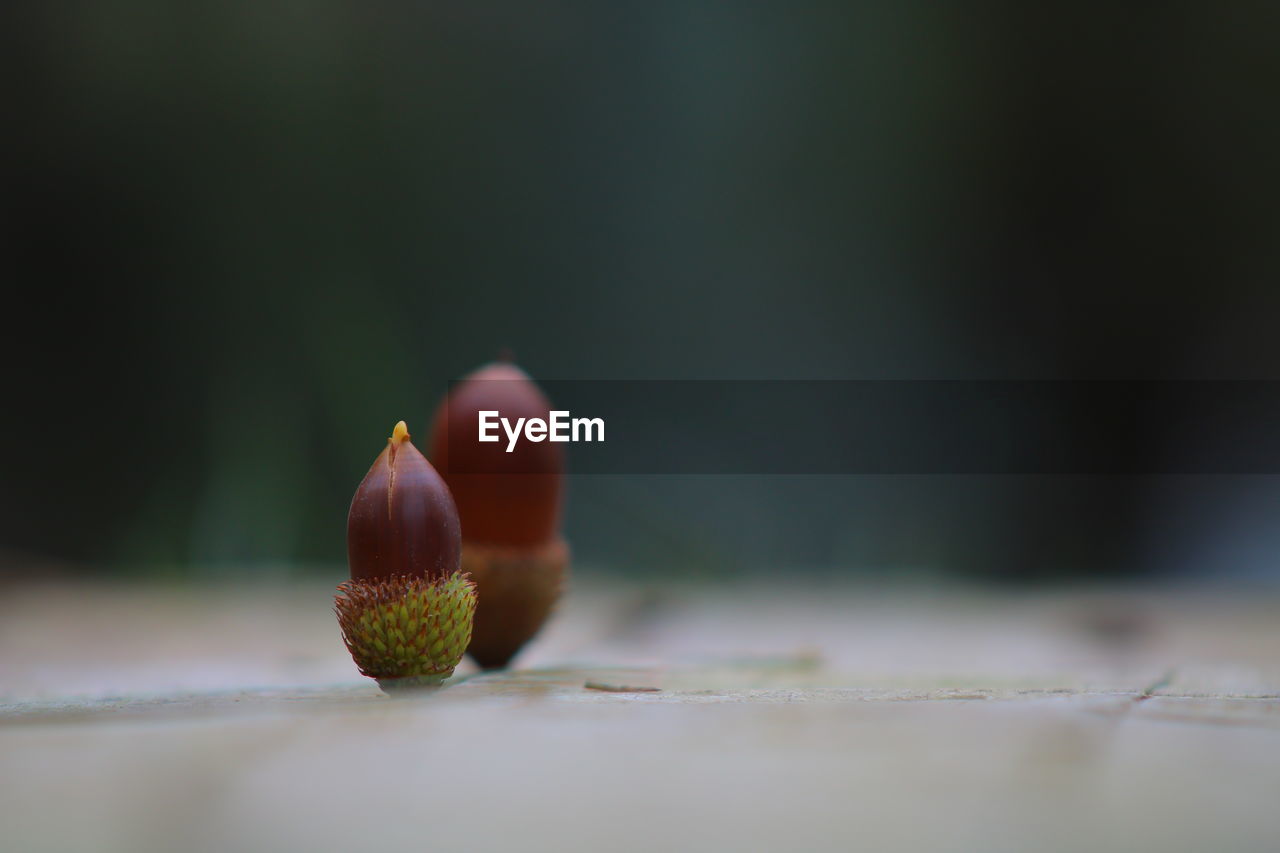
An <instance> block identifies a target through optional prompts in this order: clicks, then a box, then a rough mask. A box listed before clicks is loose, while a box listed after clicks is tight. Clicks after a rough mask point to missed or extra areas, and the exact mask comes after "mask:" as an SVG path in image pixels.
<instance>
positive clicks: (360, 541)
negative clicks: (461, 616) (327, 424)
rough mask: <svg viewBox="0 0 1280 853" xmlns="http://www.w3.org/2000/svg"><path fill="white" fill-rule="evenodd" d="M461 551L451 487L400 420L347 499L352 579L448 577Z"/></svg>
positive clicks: (456, 568) (454, 570) (348, 548)
mask: <svg viewBox="0 0 1280 853" xmlns="http://www.w3.org/2000/svg"><path fill="white" fill-rule="evenodd" d="M461 548H462V543H461V533H460V529H459V523H458V509H457V507H456V505H455V504H454V501H453V497H452V496H451V495H450V494H449V487H448V486H447V485H446V484H445V482H444V480H443V479H442V478H441V477H440V475H439V474H437V473H436V469H435V468H432V467H431V463H430V462H428V461H427V459H426V457H425V456H423V455H422V453H421V452H419V450H418V448H416V447H414V446H413V443H412V442H410V441H409V430H408V428H407V427H406V426H405V423H404V421H400V423H398V424H396V428H395V431H394V432H393V433H392V435H391V438H389V439H387V446H386V447H385V448H384V449H383V451H382V453H381V454H380V455H379V456H378V458H377V459H376V460H374V463H373V467H371V468H370V469H369V473H368V474H366V475H365V477H364V480H363V481H362V482H361V483H360V487H359V488H357V489H356V494H355V497H353V498H352V499H351V510H350V512H349V513H348V514H347V563H348V565H349V566H350V568H351V579H352V580H383V579H386V578H389V577H391V576H393V575H397V576H402V577H416V578H427V579H439V578H447V577H449V576H450V575H452V574H453V573H454V572H456V571H458V564H459V557H460V552H461Z"/></svg>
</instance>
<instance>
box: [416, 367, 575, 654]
mask: <svg viewBox="0 0 1280 853" xmlns="http://www.w3.org/2000/svg"><path fill="white" fill-rule="evenodd" d="M481 411H497V412H499V414H500V417H503V418H507V419H508V420H509V421H511V422H515V420H516V419H517V418H526V419H527V418H542V419H543V420H546V419H547V418H548V415H549V413H550V411H551V404H550V402H548V400H547V398H546V397H545V396H544V395H543V393H542V392H541V391H540V390H539V389H538V386H537V385H535V384H534V382H533V380H532V379H530V378H529V376H528V374H526V373H525V372H524V371H523V370H521V369H520V368H518V367H516V366H515V365H513V364H509V363H505V362H499V363H495V364H490V365H486V366H485V367H482V368H480V369H479V370H477V371H475V372H474V373H472V374H471V375H469V376H467V377H466V378H465V379H464V380H463V381H462V382H460V383H459V384H457V385H456V386H454V388H453V390H452V391H451V392H450V393H449V395H448V396H447V397H446V398H445V400H444V401H443V402H442V403H441V404H440V406H439V408H438V409H437V410H436V414H435V419H434V425H433V429H432V438H431V458H432V460H433V461H434V462H435V463H436V466H437V467H438V468H439V470H440V474H441V476H443V477H444V479H445V482H447V483H448V484H449V489H450V490H451V491H452V493H453V497H454V500H455V501H456V503H457V506H458V515H459V517H460V519H461V522H462V567H463V570H464V571H466V572H468V573H469V574H470V575H471V578H472V580H473V582H474V583H475V585H476V594H477V597H478V599H479V603H478V605H477V607H476V616H475V625H474V628H473V631H472V635H471V645H470V646H469V647H468V649H467V651H468V652H469V653H470V654H471V657H472V658H474V659H475V661H476V662H477V663H478V664H480V666H482V667H484V668H485V669H494V668H498V667H503V666H506V665H507V664H508V663H509V662H510V661H511V659H512V658H513V657H515V655H516V653H517V652H519V651H520V648H521V647H522V646H523V645H524V644H525V643H526V642H528V641H529V640H530V639H531V638H532V637H533V636H534V635H535V634H536V633H537V632H538V630H539V629H540V628H541V627H542V625H543V623H544V622H545V621H546V619H547V617H548V616H549V615H550V613H551V610H552V608H553V606H554V605H555V602H556V600H557V599H558V598H559V597H560V592H561V588H562V586H563V584H564V579H565V576H566V574H567V571H568V566H569V548H568V545H567V544H566V543H565V541H564V540H563V539H562V538H561V537H560V534H559V523H560V500H561V489H562V483H563V472H564V455H563V452H562V450H561V447H560V445H559V444H553V443H551V442H549V441H543V442H531V441H522V442H519V443H517V444H516V446H515V447H514V449H513V450H512V452H510V453H508V452H507V448H506V442H505V441H499V442H493V443H482V442H480V441H479V413H480V412H481Z"/></svg>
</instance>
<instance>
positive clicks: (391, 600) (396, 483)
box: [334, 421, 476, 692]
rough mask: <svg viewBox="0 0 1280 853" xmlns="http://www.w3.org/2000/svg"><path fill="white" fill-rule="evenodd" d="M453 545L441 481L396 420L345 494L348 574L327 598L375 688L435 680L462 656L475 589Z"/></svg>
mask: <svg viewBox="0 0 1280 853" xmlns="http://www.w3.org/2000/svg"><path fill="white" fill-rule="evenodd" d="M460 552H461V537H460V532H459V524H458V512H457V508H456V507H455V506H454V503H453V498H452V497H451V496H450V494H449V488H448V486H447V485H445V482H444V480H443V479H441V477H440V475H439V474H437V473H436V471H435V469H434V468H432V467H431V463H429V462H428V461H427V460H426V458H425V457H424V456H423V455H422V454H421V453H419V452H418V450H417V448H415V447H414V446H413V444H412V443H410V441H409V430H408V428H407V427H406V426H405V423H404V421H401V422H400V423H398V424H396V427H395V430H394V432H393V433H392V435H391V438H390V439H388V440H387V446H386V448H384V449H383V451H382V453H381V454H380V455H379V456H378V458H377V459H376V460H375V461H374V463H373V467H371V468H370V469H369V473H368V474H366V475H365V478H364V480H363V481H362V482H361V483H360V486H359V488H357V489H356V494H355V497H354V498H352V500H351V509H350V512H349V513H348V515H347V559H348V562H349V564H350V569H351V580H350V581H348V582H347V583H344V584H342V585H341V586H339V587H338V595H337V597H336V598H335V601H334V611H335V612H336V614H337V616H338V623H339V626H340V627H341V628H342V639H343V642H344V643H345V644H346V646H347V650H348V651H350V652H351V656H352V658H353V659H354V660H355V662H356V666H357V667H358V668H359V670H360V672H361V674H363V675H367V676H369V677H370V678H375V679H377V680H378V684H379V686H381V687H382V689H383V690H384V691H387V692H390V691H391V690H393V689H396V688H404V687H433V686H436V685H439V684H440V683H441V682H442V681H443V680H444V679H446V678H448V677H449V676H450V675H452V674H453V670H454V667H456V666H457V665H458V661H460V660H461V659H462V655H463V653H464V651H465V650H466V647H467V644H468V642H469V641H470V638H471V627H472V615H473V613H474V611H475V603H476V596H475V587H474V585H473V584H472V583H471V582H470V581H469V580H468V579H467V577H466V576H465V575H464V574H462V573H461V572H460V571H459V570H458V569H459V561H460Z"/></svg>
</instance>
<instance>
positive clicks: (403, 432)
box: [390, 421, 409, 444]
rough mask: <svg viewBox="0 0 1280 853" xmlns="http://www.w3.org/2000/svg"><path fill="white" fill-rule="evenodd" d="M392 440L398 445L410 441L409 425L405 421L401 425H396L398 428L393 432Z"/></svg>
mask: <svg viewBox="0 0 1280 853" xmlns="http://www.w3.org/2000/svg"><path fill="white" fill-rule="evenodd" d="M390 440H391V441H392V442H394V443H396V444H403V443H404V442H406V441H408V440H409V426H408V424H406V423H405V422H404V421H400V423H398V424H396V428H395V429H393V430H392V431H391V439H390Z"/></svg>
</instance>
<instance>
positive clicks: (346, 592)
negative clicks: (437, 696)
mask: <svg viewBox="0 0 1280 853" xmlns="http://www.w3.org/2000/svg"><path fill="white" fill-rule="evenodd" d="M475 611H476V588H475V586H474V585H473V584H472V583H471V581H470V579H469V578H468V577H467V576H466V575H464V574H463V573H461V572H454V573H453V575H452V576H450V577H449V578H446V579H440V580H431V579H428V578H419V577H406V576H402V575H393V576H391V577H389V578H384V579H381V580H353V581H347V582H346V583H343V584H340V585H339V586H338V595H337V596H336V597H335V598H334V612H336V613H337V614H338V624H339V625H340V626H341V627H342V641H343V642H344V643H346V645H347V650H348V651H349V652H351V657H352V658H354V659H355V662H356V666H357V667H358V668H359V669H360V673H361V674H362V675H367V676H368V677H370V678H376V679H377V680H378V686H379V687H381V688H382V689H383V691H389V690H394V689H396V688H400V687H435V686H437V685H439V684H440V682H442V681H444V680H445V679H446V678H448V677H449V676H450V675H452V674H453V669H454V667H456V666H457V665H458V661H460V660H462V654H463V652H465V651H466V650H467V644H468V643H470V642H471V623H472V618H473V617H474V615H475Z"/></svg>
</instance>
